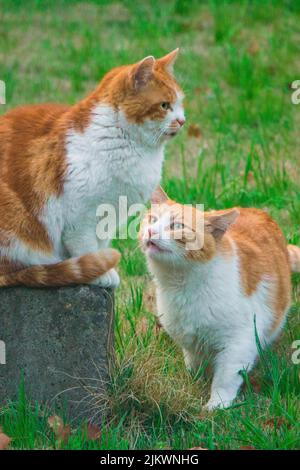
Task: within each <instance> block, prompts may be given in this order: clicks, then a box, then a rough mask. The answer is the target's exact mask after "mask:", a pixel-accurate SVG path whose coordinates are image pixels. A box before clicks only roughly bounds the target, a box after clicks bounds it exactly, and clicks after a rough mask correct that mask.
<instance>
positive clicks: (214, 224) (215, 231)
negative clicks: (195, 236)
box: [206, 209, 240, 240]
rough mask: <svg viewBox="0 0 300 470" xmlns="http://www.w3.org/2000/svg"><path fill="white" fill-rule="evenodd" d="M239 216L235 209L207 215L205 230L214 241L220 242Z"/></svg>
mask: <svg viewBox="0 0 300 470" xmlns="http://www.w3.org/2000/svg"><path fill="white" fill-rule="evenodd" d="M239 215H240V213H239V211H238V210H237V209H232V210H230V211H227V212H224V213H223V214H211V215H209V214H208V217H207V225H206V228H207V230H208V231H209V232H210V233H211V234H212V235H213V236H214V238H215V239H216V240H220V239H221V238H222V237H223V235H224V233H225V232H226V230H227V229H228V228H229V227H230V225H232V224H233V223H234V222H235V221H236V219H237V218H238V216H239Z"/></svg>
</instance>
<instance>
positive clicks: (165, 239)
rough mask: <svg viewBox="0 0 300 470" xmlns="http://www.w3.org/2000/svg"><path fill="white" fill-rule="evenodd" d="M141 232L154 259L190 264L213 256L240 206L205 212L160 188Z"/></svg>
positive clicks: (153, 197)
mask: <svg viewBox="0 0 300 470" xmlns="http://www.w3.org/2000/svg"><path fill="white" fill-rule="evenodd" d="M151 202H152V205H151V208H150V210H149V211H148V212H147V213H146V215H145V217H144V220H143V222H142V224H141V228H140V232H139V241H140V245H141V247H142V249H143V251H144V252H145V254H146V256H147V257H148V258H149V259H151V260H152V261H154V262H157V263H163V264H167V265H168V264H170V265H173V266H174V265H178V264H180V265H187V264H189V263H191V262H195V261H198V262H206V261H209V260H210V259H212V258H213V257H214V256H215V254H216V253H217V251H218V249H220V245H221V244H222V243H223V241H224V240H223V237H224V234H225V233H226V231H227V229H228V228H229V227H230V226H231V225H232V224H233V223H234V222H235V220H236V219H237V217H238V216H239V211H238V210H237V209H230V210H224V211H217V212H202V211H200V210H197V209H196V208H195V207H192V206H185V205H182V204H178V203H176V202H174V201H172V200H170V199H169V198H168V196H167V195H166V194H165V192H164V191H163V190H162V189H161V188H158V189H157V190H156V191H155V193H154V194H153V196H152V201H151Z"/></svg>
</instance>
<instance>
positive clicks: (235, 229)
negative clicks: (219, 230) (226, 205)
mask: <svg viewBox="0 0 300 470" xmlns="http://www.w3.org/2000/svg"><path fill="white" fill-rule="evenodd" d="M237 209H238V211H239V216H238V218H237V220H236V221H235V223H234V224H232V225H231V226H230V227H229V229H228V231H227V234H228V235H229V236H230V237H231V238H232V239H233V240H234V242H235V243H236V245H237V247H238V249H239V251H240V252H242V254H243V255H244V256H247V255H249V256H251V257H252V258H255V259H257V260H258V258H261V259H262V260H269V262H270V260H272V259H274V256H275V257H277V258H281V259H282V262H283V263H284V264H287V265H288V252H287V244H286V240H285V237H284V235H283V233H282V231H281V229H280V227H279V226H278V224H277V223H276V222H275V220H274V219H272V217H271V216H270V215H269V214H268V213H267V212H266V211H264V210H260V209H254V208H241V207H237Z"/></svg>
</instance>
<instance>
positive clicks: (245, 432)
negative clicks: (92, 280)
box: [0, 0, 300, 449]
mask: <svg viewBox="0 0 300 470" xmlns="http://www.w3.org/2000/svg"><path fill="white" fill-rule="evenodd" d="M299 22H300V3H299V2H296V1H292V0H291V1H289V0H285V1H284V0H282V1H279V0H272V1H271V0H270V1H263V0H260V1H259V0H252V1H246V0H245V1H234V0H232V1H230V0H228V1H225V0H224V1H223V0H219V1H217V0H211V1H209V0H208V1H206V2H205V1H204V2H200V1H196V0H190V1H187V0H169V1H166V2H164V8H162V5H161V2H159V1H154V0H153V1H146V0H140V1H138V2H133V1H129V0H125V1H123V2H121V1H120V2H113V1H111V2H109V1H104V0H102V1H100V0H99V1H96V0H94V1H89V2H88V1H86V2H79V1H63V0H58V1H56V2H52V1H50V0H44V1H42V0H40V1H39V0H36V1H33V0H27V1H21V0H18V1H16V0H15V1H8V0H6V1H2V0H0V79H2V80H5V81H6V84H7V103H8V104H7V106H6V107H4V106H3V107H1V112H2V111H3V112H4V111H5V110H6V109H8V108H11V107H13V106H16V105H17V104H20V103H33V102H40V101H56V102H68V103H73V102H75V101H76V100H78V99H80V98H81V97H82V96H83V95H84V94H86V93H88V92H89V91H90V90H92V89H93V87H94V86H95V85H96V83H97V82H98V80H99V79H100V78H101V77H102V75H103V74H104V73H105V72H106V71H108V70H109V69H110V68H111V67H113V66H115V65H119V64H123V63H124V64H125V63H131V62H134V61H137V60H138V59H140V58H142V57H144V56H146V55H149V54H153V55H155V56H159V55H163V54H164V53H166V52H169V51H170V50H172V49H174V48H175V47H177V46H180V47H181V55H180V57H179V60H178V64H177V68H176V70H177V77H178V80H179V81H180V83H181V84H182V86H183V88H184V90H185V92H186V112H187V119H188V124H187V126H186V129H185V131H184V132H183V133H182V135H181V136H179V137H178V138H176V139H175V140H174V141H172V142H171V143H170V144H169V146H168V148H167V152H166V153H167V158H166V165H165V170H164V176H163V186H164V187H165V189H166V190H167V192H168V193H169V195H170V196H171V197H173V198H175V199H177V200H178V201H180V202H186V203H204V204H205V206H206V207H207V208H223V207H231V206H234V205H241V206H256V207H264V208H268V210H269V211H270V213H271V214H272V215H273V216H274V217H275V219H276V220H277V221H278V222H279V223H280V224H281V226H282V228H283V230H284V232H285V235H286V237H287V239H288V240H289V241H290V242H293V243H300V236H299V226H300V192H299V182H300V179H299V146H300V139H299V135H300V134H299V129H300V105H299V106H295V105H292V104H291V90H290V89H289V84H290V83H291V82H292V81H293V80H296V79H299V78H300V61H299V53H300V29H299ZM190 124H194V125H197V126H199V130H200V132H201V135H200V137H197V138H196V137H191V136H189V132H188V128H189V125H190ZM115 245H116V246H118V248H119V249H120V250H121V252H122V254H123V258H122V262H121V267H120V269H121V275H122V285H121V287H120V288H119V289H118V291H117V293H116V303H117V305H116V307H117V318H116V354H117V367H116V371H115V375H114V377H113V380H112V385H111V391H110V396H109V400H110V408H111V412H110V415H109V418H108V419H109V421H108V422H107V423H106V424H103V426H102V436H101V439H100V440H99V441H97V442H92V441H88V440H87V439H86V437H85V434H84V433H83V432H82V430H81V429H78V430H76V429H74V430H73V433H72V436H71V438H70V440H69V443H68V444H67V446H66V447H67V448H70V449H81V448H83V449H88V448H102V449H127V448H134V449H139V448H155V449H161V448H174V449H186V448H190V447H193V446H199V445H200V446H202V447H207V448H209V449H237V448H240V447H241V446H249V445H251V446H253V447H255V448H257V449H295V448H300V438H299V436H300V432H299V431H300V429H299V408H300V405H299V391H300V383H299V372H300V368H299V367H300V366H299V365H298V366H297V365H293V364H292V361H291V355H292V352H293V350H292V347H291V345H292V342H293V341H294V340H296V339H300V321H299V320H300V302H299V288H300V276H294V277H293V307H292V309H291V313H290V316H289V319H288V322H287V325H286V327H285V330H284V332H283V334H282V336H281V338H280V341H279V342H277V343H276V344H275V345H274V346H273V348H272V349H271V350H268V351H266V352H265V353H264V354H262V358H261V361H260V362H259V364H258V366H257V367H256V368H255V370H254V372H253V374H252V378H251V380H250V379H249V377H247V376H246V377H245V378H246V386H245V389H244V391H243V393H242V394H241V395H240V396H239V400H238V401H237V403H236V406H234V407H232V408H231V409H229V410H226V411H221V410H220V411H216V412H215V413H213V414H211V415H208V414H204V413H203V412H202V411H201V408H202V403H203V402H204V401H205V399H207V396H208V392H209V383H207V380H206V379H205V374H204V369H205V365H204V367H203V371H200V373H199V374H198V377H197V379H193V378H192V377H191V376H189V374H188V373H187V372H186V371H185V368H184V364H183V360H182V357H181V353H180V351H178V350H177V349H176V347H175V346H174V344H173V343H172V341H170V339H169V338H168V337H167V336H166V335H165V334H164V333H162V332H158V331H157V329H156V326H155V321H154V316H153V311H154V310H155V301H154V290H153V285H152V282H151V279H150V277H149V275H148V274H147V270H146V265H145V261H144V259H143V256H142V254H141V253H140V252H139V250H138V247H137V243H136V242H135V241H120V242H116V243H115ZM0 424H1V426H2V427H3V429H4V431H5V432H6V433H7V434H8V435H10V436H11V437H12V438H13V444H12V445H13V447H15V448H26V449H29V448H55V447H56V446H57V442H56V441H55V439H54V437H53V434H52V432H51V430H50V429H49V427H48V425H47V411H46V410H41V409H39V407H38V406H37V405H36V406H32V405H29V403H28V402H27V400H26V398H25V397H24V393H23V392H22V390H21V391H20V398H19V401H18V403H12V404H10V405H9V406H8V407H6V408H3V409H2V410H1V411H0Z"/></svg>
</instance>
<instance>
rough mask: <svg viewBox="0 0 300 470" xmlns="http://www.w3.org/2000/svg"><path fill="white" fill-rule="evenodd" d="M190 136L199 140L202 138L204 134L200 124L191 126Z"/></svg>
mask: <svg viewBox="0 0 300 470" xmlns="http://www.w3.org/2000/svg"><path fill="white" fill-rule="evenodd" d="M188 136H189V137H196V138H199V137H201V136H202V132H201V129H200V127H199V126H198V124H190V125H189V127H188Z"/></svg>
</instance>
